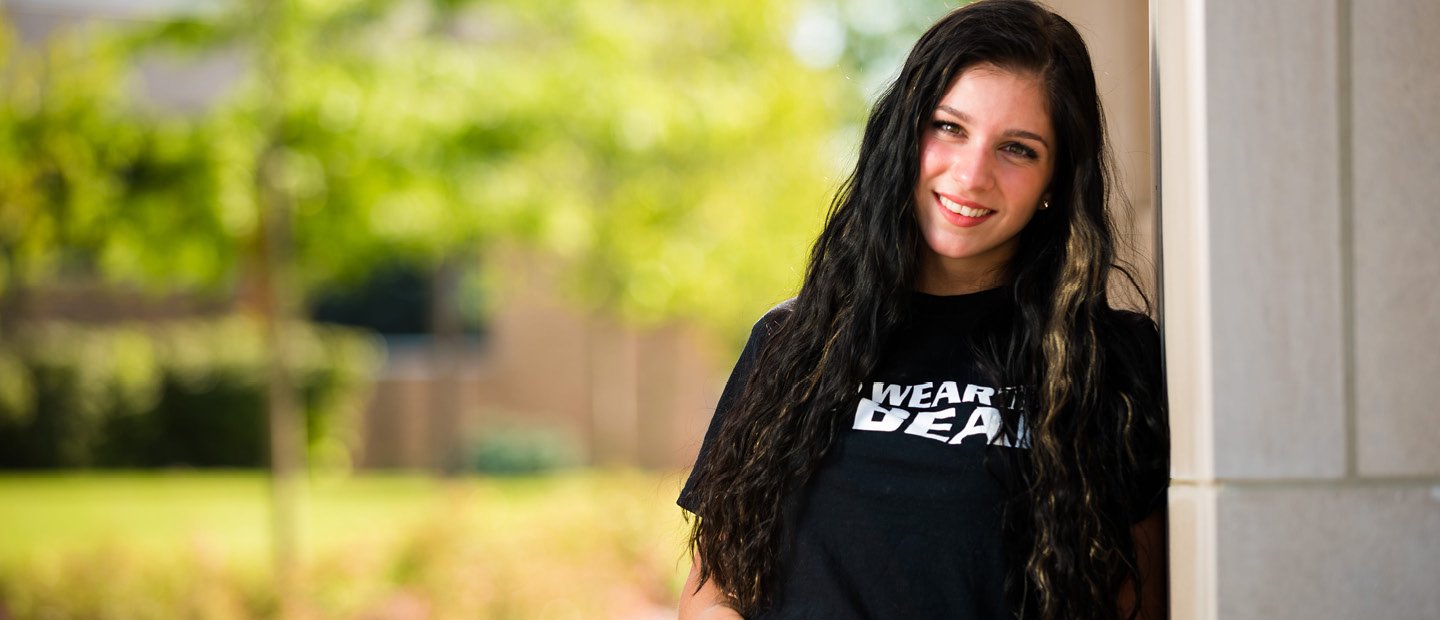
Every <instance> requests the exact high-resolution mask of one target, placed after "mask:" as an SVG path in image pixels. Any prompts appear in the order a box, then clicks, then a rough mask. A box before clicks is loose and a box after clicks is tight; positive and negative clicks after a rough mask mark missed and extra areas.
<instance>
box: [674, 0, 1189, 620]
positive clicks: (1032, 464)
mask: <svg viewBox="0 0 1440 620" xmlns="http://www.w3.org/2000/svg"><path fill="white" fill-rule="evenodd" d="M980 63H989V64H992V65H995V66H997V67H999V68H1001V69H1004V70H1007V71H1012V72H1017V73H1024V74H1030V75H1035V76H1038V77H1039V79H1040V80H1041V83H1042V84H1043V88H1044V92H1045V96H1046V98H1047V101H1046V103H1047V106H1048V109H1049V113H1050V118H1051V121H1052V125H1053V127H1054V129H1055V133H1056V139H1057V143H1058V144H1057V145H1056V150H1055V157H1056V158H1055V162H1054V173H1053V176H1052V178H1051V183H1050V186H1049V187H1048V188H1047V192H1048V195H1049V197H1050V198H1049V203H1050V208H1048V209H1046V210H1042V211H1038V212H1037V214H1036V215H1035V217H1034V218H1033V219H1032V220H1031V222H1030V223H1029V224H1028V225H1027V227H1026V228H1025V229H1024V230H1023V231H1022V232H1021V234H1020V245H1019V249H1018V250H1017V252H1016V254H1015V257H1014V258H1013V259H1012V261H1011V264H1010V265H1009V266H1008V272H1007V275H1008V278H1007V281H1008V285H1007V286H1008V287H1009V289H1010V290H1011V291H1012V292H1013V293H1012V294H1013V298H1014V307H1015V312H1014V313H1013V316H1012V319H1011V320H1012V321H1013V326H1012V329H1011V330H1010V332H1009V333H1010V335H1009V341H1008V342H1003V343H1000V344H999V345H998V346H995V347H986V350H985V351H977V354H981V355H982V356H983V357H984V359H986V360H987V362H988V366H990V367H991V368H993V369H994V370H995V372H997V373H998V374H1000V375H1001V376H1002V380H1003V381H1004V383H1002V385H1018V386H1023V387H1024V389H1023V390H1022V393H1023V394H1025V395H1026V397H1025V399H1024V400H1025V402H1024V403H1023V405H1024V410H1025V411H1026V412H1027V413H1026V414H1025V415H1024V416H1023V418H1022V419H1021V420H1019V421H1016V422H1014V424H1023V425H1024V428H1023V432H1025V433H1027V434H1028V436H1029V439H1030V442H1031V449H1030V450H1028V451H1012V452H1024V453H1026V456H1025V457H1024V458H1025V459H1026V462H1025V463H1024V464H1023V465H1024V466H1023V467H1021V468H1019V469H1020V471H1022V472H1023V475H1022V476H1021V480H1020V481H1019V482H1018V483H1017V488H1016V492H1015V493H1014V494H1013V495H1014V496H1015V497H1016V499H1015V500H1013V501H1012V502H1011V504H1010V505H1007V506H1006V507H1005V520H1006V523H1007V534H1008V540H1009V542H1007V549H1008V550H1009V552H1010V553H1011V555H1012V563H1013V564H1014V569H1015V570H1014V571H1013V572H1014V575H1013V576H1012V578H1011V579H1010V580H1009V584H1008V585H1009V587H1008V588H1007V589H1008V591H1009V592H1010V594H1011V598H1012V601H1013V603H1014V605H1015V607H1016V613H1017V615H1020V616H1022V617H1038V618H1047V619H1048V618H1104V617H1115V616H1116V615H1117V614H1121V615H1123V614H1126V613H1128V614H1130V615H1133V614H1135V613H1137V612H1138V610H1137V609H1131V610H1120V609H1119V608H1118V604H1117V593H1118V592H1119V590H1120V589H1121V587H1122V584H1124V583H1126V582H1127V581H1129V582H1130V583H1132V584H1135V585H1136V587H1137V588H1138V587H1140V586H1141V585H1143V584H1139V580H1138V576H1139V575H1138V572H1137V569H1136V566H1135V553H1134V548H1133V543H1132V541H1131V537H1130V531H1129V528H1130V520H1129V519H1128V518H1126V515H1125V514H1124V511H1123V510H1120V509H1119V508H1120V507H1121V505H1122V504H1123V502H1124V500H1123V498H1124V497H1126V492H1127V489H1130V488H1133V485H1134V484H1135V481H1134V480H1133V479H1132V478H1133V476H1135V473H1134V472H1136V471H1138V470H1139V469H1140V468H1141V467H1142V464H1141V463H1140V462H1139V461H1140V460H1142V459H1144V458H1146V457H1145V456H1144V455H1140V454H1136V453H1135V452H1134V451H1132V450H1131V448H1130V446H1132V445H1133V441H1132V439H1134V438H1136V437H1146V438H1148V439H1149V440H1152V442H1153V440H1155V439H1157V438H1158V439H1159V440H1160V441H1162V442H1163V441H1164V438H1165V437H1166V435H1165V429H1164V428H1163V416H1155V415H1142V413H1141V412H1144V411H1147V409H1146V408H1150V409H1149V410H1150V411H1154V410H1155V408H1160V410H1163V408H1164V399H1163V395H1162V394H1160V393H1159V392H1160V390H1161V388H1160V387H1159V386H1158V385H1157V384H1156V381H1153V380H1150V379H1152V378H1153V377H1155V376H1156V375H1157V374H1158V369H1155V368H1147V365H1149V366H1153V365H1154V357H1153V356H1152V355H1150V352H1147V351H1145V350H1143V349H1144V348H1145V347H1143V346H1136V345H1134V344H1133V343H1130V342H1129V341H1130V340H1134V339H1133V338H1131V339H1128V340H1127V339H1124V338H1106V337H1105V335H1106V334H1113V333H1117V332H1120V331H1125V332H1126V333H1135V328H1136V326H1137V325H1140V327H1141V328H1148V329H1150V330H1153V329H1154V327H1153V323H1151V322H1150V321H1149V319H1148V318H1145V317H1143V316H1142V315H1138V314H1134V313H1122V312H1116V311H1114V310H1112V309H1111V308H1110V305H1109V301H1108V298H1107V292H1106V287H1107V285H1108V284H1109V282H1110V280H1111V277H1112V275H1119V274H1123V275H1124V276H1125V277H1124V279H1123V280H1121V281H1128V282H1130V283H1131V284H1132V285H1133V284H1134V279H1133V278H1129V276H1128V272H1125V270H1124V269H1123V268H1121V267H1120V266H1118V265H1117V257H1116V241H1115V233H1114V230H1113V224H1112V221H1111V219H1110V216H1109V214H1108V212H1107V202H1108V198H1109V191H1110V189H1109V187H1110V177H1109V175H1110V171H1109V164H1108V163H1107V160H1108V158H1109V155H1108V151H1107V148H1106V145H1105V124H1104V119H1103V116H1102V113H1101V109H1100V103H1099V98H1098V96H1097V93H1096V87H1095V77H1094V72H1093V69H1092V68H1091V63H1090V56H1089V52H1088V51H1087V50H1086V47H1085V44H1084V42H1083V40H1082V39H1081V37H1080V34H1079V33H1078V32H1076V30H1075V28H1074V27H1073V26H1072V25H1071V24H1070V23H1069V22H1067V21H1066V20H1064V19H1063V18H1061V17H1059V16H1058V15H1055V14H1054V13H1052V12H1051V11H1049V10H1047V9H1046V8H1044V7H1043V6H1041V5H1039V4H1036V3H1034V2H1031V1H1028V0H981V1H979V2H976V3H974V4H971V5H969V6H966V7H963V8H960V9H957V10H955V11H953V12H951V13H950V14H948V15H947V16H945V17H944V18H942V19H941V20H940V21H939V22H938V23H936V24H935V25H934V26H932V27H931V28H930V29H929V30H928V31H927V32H926V33H925V34H924V35H923V36H922V37H921V38H920V40H919V41H918V42H917V43H916V44H915V47H914V48H913V49H912V50H911V52H910V55H909V57H908V58H907V59H906V61H905V64H904V66H903V67H902V68H901V70H900V75H899V77H898V78H897V79H896V80H895V82H894V83H893V84H891V86H890V87H889V88H888V90H886V92H885V93H884V94H883V95H882V96H881V97H880V99H879V100H878V101H877V102H876V103H875V106H874V108H873V109H872V111H871V113H870V117H869V120H868V122H867V124H866V126H865V134H864V138H863V140H862V143H861V147H860V153H859V161H858V163H857V164H856V166H855V169H854V172H853V173H852V174H851V175H850V177H849V178H848V179H847V180H846V182H845V184H844V185H843V186H842V187H841V188H840V190H839V191H838V192H837V195H836V196H835V199H834V201H833V202H832V204H831V206H830V211H829V214H828V217H827V219H826V222H825V226H824V229H823V231H822V232H821V233H820V237H819V239H818V240H817V241H816V242H815V245H814V248H813V249H812V251H811V255H810V260H809V265H808V267H807V270H806V273H805V279H804V282H803V285H802V288H801V289H800V292H799V294H798V296H797V297H796V299H795V300H794V303H793V305H792V309H791V311H790V313H789V315H788V317H787V318H785V319H784V320H783V321H781V322H780V323H779V324H778V325H777V326H775V328H774V329H773V330H772V332H771V334H770V338H769V340H768V341H767V343H766V346H765V347H764V348H763V350H761V351H760V352H759V354H758V358H757V361H756V363H755V364H754V366H753V367H754V368H755V369H756V370H755V371H754V372H752V374H751V376H750V377H749V378H748V382H747V383H746V385H745V388H744V390H743V392H742V393H741V395H740V396H739V398H738V399H737V401H736V404H735V405H734V407H733V408H732V409H731V410H730V411H729V412H728V413H727V414H726V418H725V421H724V423H723V425H722V426H721V427H720V430H719V435H718V436H717V437H716V441H714V442H713V446H712V449H711V451H710V453H709V455H708V458H706V459H704V460H703V461H702V462H701V463H700V464H699V465H697V470H696V472H695V474H694V475H695V486H694V489H693V491H694V493H693V498H694V501H695V508H696V510H695V513H696V514H697V515H700V516H699V517H697V518H696V519H695V520H694V521H693V522H692V530H691V535H690V545H691V551H692V552H693V553H695V554H697V556H698V557H700V558H703V561H702V563H701V567H700V577H701V583H704V582H705V581H706V580H709V579H714V580H715V583H716V585H717V586H718V587H719V589H720V590H721V591H722V592H724V593H725V595H726V596H727V597H729V599H730V602H731V604H732V605H733V606H735V607H736V608H737V609H738V610H739V611H740V612H741V613H742V614H745V615H749V614H751V613H754V612H756V611H759V610H762V609H764V608H765V607H766V606H767V605H768V603H769V601H770V594H771V593H772V591H773V586H774V584H775V580H776V575H777V563H778V559H779V553H780V552H779V550H780V548H781V542H782V541H783V540H784V537H785V535H786V532H785V531H784V523H783V519H782V517H781V515H782V504H783V502H785V501H786V499H787V497H788V496H790V495H791V494H792V493H793V492H795V491H796V490H798V489H799V488H800V486H801V485H803V484H804V482H805V481H806V480H807V479H808V478H809V476H810V475H811V473H812V472H813V471H814V470H815V468H816V466H817V464H818V463H819V462H820V460H821V458H822V457H823V456H824V455H825V453H826V451H827V450H828V449H829V447H830V445H831V443H832V441H833V440H834V438H835V436H836V433H837V432H838V429H839V428H840V427H841V426H843V424H844V422H845V421H846V416H843V415H838V414H837V413H836V412H837V411H838V410H840V407H841V405H843V404H845V403H848V402H849V401H850V399H853V397H854V392H855V386H856V385H859V384H860V383H861V382H863V381H864V380H866V378H867V377H868V376H869V375H870V373H871V372H872V371H874V370H875V367H876V364H877V362H878V360H879V355H880V352H881V350H882V345H883V343H884V342H885V341H886V339H887V337H888V336H889V335H890V334H891V333H893V330H894V329H895V328H896V327H897V326H898V325H899V324H900V323H901V322H902V321H903V320H904V319H905V317H906V316H907V311H908V308H907V304H908V301H909V299H910V295H911V291H912V288H913V286H914V283H915V281H916V272H917V266H918V264H919V257H920V251H921V244H923V243H924V240H923V239H922V238H921V236H920V232H919V229H918V227H917V224H916V221H915V215H914V207H913V200H914V199H913V195H914V187H915V183H916V182H917V179H918V177H919V170H920V163H919V157H920V138H921V136H922V132H923V131H924V130H925V128H926V126H927V125H928V123H929V121H930V119H931V118H932V115H933V113H934V109H935V107H936V106H937V105H938V104H939V102H940V100H941V98H942V96H943V95H944V93H945V92H946V90H947V89H948V87H949V85H950V84H951V83H952V81H953V80H954V79H955V78H956V77H957V76H959V75H960V73H961V72H962V71H964V70H965V69H967V68H969V67H972V66H975V65H977V64H980ZM1136 292H1137V293H1139V291H1138V289H1137V291H1136ZM1152 333H1153V332H1152ZM1161 449H1166V448H1164V447H1163V446H1162V448H1161ZM1137 600H1138V597H1137Z"/></svg>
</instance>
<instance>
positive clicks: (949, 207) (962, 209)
mask: <svg viewBox="0 0 1440 620" xmlns="http://www.w3.org/2000/svg"><path fill="white" fill-rule="evenodd" d="M936 197H938V198H939V199H940V206H942V207H945V210H946V211H949V212H951V213H955V214H958V215H963V216H965V217H985V216H987V215H990V214H991V213H994V212H995V211H994V210H993V209H982V208H979V207H970V206H967V205H962V204H960V203H958V202H955V201H954V200H951V199H949V198H946V197H944V196H941V195H940V194H936Z"/></svg>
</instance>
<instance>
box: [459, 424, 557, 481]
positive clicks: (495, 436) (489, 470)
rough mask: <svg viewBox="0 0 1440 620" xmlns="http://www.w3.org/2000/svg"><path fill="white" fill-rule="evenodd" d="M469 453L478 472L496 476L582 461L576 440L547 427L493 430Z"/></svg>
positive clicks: (472, 447)
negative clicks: (548, 429) (545, 428)
mask: <svg viewBox="0 0 1440 620" xmlns="http://www.w3.org/2000/svg"><path fill="white" fill-rule="evenodd" d="M467 453H468V454H469V455H470V458H469V464H470V466H471V467H472V468H473V469H474V470H475V471H477V472H480V473H485V474H496V475H520V474H536V473H544V472H549V471H555V470H557V469H564V468H567V467H574V466H576V465H578V464H579V463H580V453H579V449H578V448H577V447H576V446H575V442H574V441H571V440H570V439H569V438H568V437H566V436H565V435H563V434H561V433H558V432H555V431H547V430H544V429H522V428H508V429H498V430H494V431H491V432H488V433H485V434H484V435H481V436H480V437H478V438H477V439H476V440H474V441H473V442H472V443H471V445H470V447H469V449H468V450H467Z"/></svg>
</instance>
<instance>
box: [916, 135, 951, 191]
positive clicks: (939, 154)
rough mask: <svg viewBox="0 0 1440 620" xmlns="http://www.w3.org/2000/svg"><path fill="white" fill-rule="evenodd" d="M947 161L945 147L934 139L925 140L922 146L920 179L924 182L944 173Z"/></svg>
mask: <svg viewBox="0 0 1440 620" xmlns="http://www.w3.org/2000/svg"><path fill="white" fill-rule="evenodd" d="M946 161H948V157H947V155H946V149H945V145H944V144H942V143H940V142H938V141H936V140H935V139H934V138H925V140H924V142H921V146H920V179H921V180H922V181H923V180H926V179H929V178H931V177H934V176H935V175H937V174H940V173H941V172H944V171H945V167H946V166H945V162H946Z"/></svg>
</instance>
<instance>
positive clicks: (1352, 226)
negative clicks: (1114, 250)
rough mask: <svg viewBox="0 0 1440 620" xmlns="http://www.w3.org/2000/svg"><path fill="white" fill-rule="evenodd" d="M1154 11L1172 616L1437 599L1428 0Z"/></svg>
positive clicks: (1192, 5) (1436, 88)
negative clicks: (1170, 439)
mask: <svg viewBox="0 0 1440 620" xmlns="http://www.w3.org/2000/svg"><path fill="white" fill-rule="evenodd" d="M1150 11H1151V29H1152V32H1151V35H1152V36H1151V41H1152V56H1153V61H1154V65H1153V67H1154V72H1155V78H1156V79H1155V81H1156V85H1157V86H1156V88H1155V89H1154V97H1153V101H1152V105H1153V106H1154V107H1155V110H1156V113H1157V114H1158V115H1159V116H1158V118H1159V122H1158V127H1159V131H1158V143H1159V154H1158V155H1159V156H1158V160H1159V161H1158V164H1157V177H1158V181H1159V187H1160V192H1159V195H1160V200H1159V204H1160V212H1161V214H1162V215H1161V219H1162V222H1163V225H1162V231H1163V233H1162V235H1163V237H1162V238H1163V247H1162V255H1163V281H1164V284H1163V291H1164V316H1163V319H1164V328H1165V337H1166V362H1167V376H1168V379H1169V391H1170V402H1171V407H1172V429H1173V434H1174V447H1173V457H1174V484H1173V486H1172V490H1171V496H1170V510H1171V535H1170V549H1171V571H1172V574H1171V584H1172V587H1171V590H1172V612H1173V617H1174V618H1177V619H1190V618H1194V619H1204V620H1210V619H1214V618H1226V619H1230V618H1256V619H1261V618H1263V619H1267V620H1277V619H1285V618H1296V619H1302V618H1303V619H1306V620H1315V619H1324V618H1337V619H1338V618H1416V619H1419V618H1440V416H1437V415H1436V410H1437V406H1440V405H1437V403H1440V336H1437V334H1440V103H1437V102H1440V3H1437V2H1435V1H1434V0H1375V1H1363V0H1272V1H1268V2H1250V1H1240V0H1151V2H1150Z"/></svg>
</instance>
